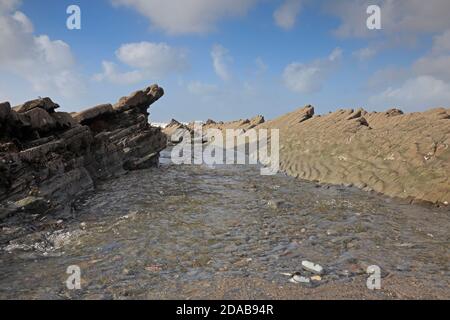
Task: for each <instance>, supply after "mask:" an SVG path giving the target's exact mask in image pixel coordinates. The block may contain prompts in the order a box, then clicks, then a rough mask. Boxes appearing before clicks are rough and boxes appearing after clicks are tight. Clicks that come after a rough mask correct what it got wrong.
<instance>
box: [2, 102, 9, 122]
mask: <svg viewBox="0 0 450 320" xmlns="http://www.w3.org/2000/svg"><path fill="white" fill-rule="evenodd" d="M10 112H11V105H10V104H9V102H2V103H0V122H2V121H4V120H6V119H7V118H8V115H9V113H10Z"/></svg>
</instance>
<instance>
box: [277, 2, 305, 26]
mask: <svg viewBox="0 0 450 320" xmlns="http://www.w3.org/2000/svg"><path fill="white" fill-rule="evenodd" d="M301 8H302V0H285V1H284V2H283V4H282V5H281V6H280V7H278V8H277V9H276V10H275V12H274V14H273V18H274V19H275V23H276V25H277V26H279V27H280V28H283V29H285V30H290V29H292V28H293V27H294V26H295V22H296V20H297V16H298V14H299V13H300V10H301Z"/></svg>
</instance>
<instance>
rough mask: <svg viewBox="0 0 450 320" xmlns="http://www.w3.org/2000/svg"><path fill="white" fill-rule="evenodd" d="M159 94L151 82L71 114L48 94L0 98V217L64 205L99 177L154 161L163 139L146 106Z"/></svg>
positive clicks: (46, 210) (141, 166)
mask: <svg viewBox="0 0 450 320" xmlns="http://www.w3.org/2000/svg"><path fill="white" fill-rule="evenodd" d="M163 95H164V90H163V89H162V88H160V87H158V86H157V85H152V86H150V87H148V88H145V89H144V90H139V91H136V92H134V93H132V94H131V95H129V96H127V97H123V98H121V99H120V100H119V101H118V102H117V103H116V104H114V105H111V104H103V105H99V106H95V107H92V108H89V109H87V110H84V111H81V112H79V113H72V114H70V113H66V112H57V111H56V110H57V109H58V108H59V105H58V104H56V103H54V102H53V101H52V100H51V99H50V98H39V99H37V100H33V101H29V102H26V103H24V104H23V105H20V106H17V107H13V108H11V106H10V104H9V103H8V102H4V103H0V219H1V218H5V217H7V216H11V215H14V214H20V213H23V214H27V213H29V214H36V213H38V214H43V213H46V212H49V211H52V210H56V209H59V210H60V209H66V210H68V209H70V206H71V203H72V201H73V200H74V199H75V198H76V197H77V196H79V195H81V194H82V193H84V192H86V191H88V190H92V189H94V187H95V184H96V181H98V180H99V179H106V178H110V177H113V176H116V175H119V174H122V173H125V172H126V171H129V170H137V169H144V168H149V167H152V166H155V165H157V164H158V158H159V152H160V151H161V150H162V149H164V148H165V147H166V138H165V135H164V134H163V133H162V131H161V129H160V128H154V127H151V126H150V125H149V123H148V116H149V113H148V111H147V110H148V108H149V107H150V105H152V104H153V103H154V102H156V101H157V100H159V99H160V98H161V97H162V96H163Z"/></svg>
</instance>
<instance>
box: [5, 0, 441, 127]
mask: <svg viewBox="0 0 450 320" xmlns="http://www.w3.org/2000/svg"><path fill="white" fill-rule="evenodd" d="M423 3H424V2H423V1H418V0H397V1H392V0H379V1H375V0H374V1H366V0H342V1H331V0H329V1H327V0H320V1H312V0H240V1H237V0H183V1H182V0H166V1H162V0H95V1H92V0H91V1H87V0H81V1H75V0H71V1H65V0H40V1H32V0H23V1H19V0H0V48H2V52H0V100H1V101H4V100H7V101H10V102H11V103H12V104H13V105H15V104H19V103H22V102H24V101H26V100H29V99H33V98H36V97H38V96H50V97H52V98H53V99H54V100H55V101H57V102H58V103H60V104H61V106H62V109H63V110H65V111H77V110H81V109H85V108H88V107H90V106H94V105H96V104H100V103H105V102H111V103H114V102H115V101H117V100H118V99H119V98H120V97H121V96H123V95H127V94H129V93H131V92H132V91H134V90H137V89H141V88H144V87H146V86H148V85H149V84H152V83H158V84H159V85H161V86H162V87H163V88H164V89H165V91H166V96H165V97H164V98H163V99H162V100H160V101H159V102H158V103H157V104H155V105H154V106H153V107H152V109H151V118H152V120H153V121H158V122H160V121H168V120H170V119H171V118H176V119H178V120H181V121H190V120H204V119H208V118H213V119H216V120H231V119H238V118H248V117H252V116H254V115H257V114H262V115H264V116H266V118H273V117H276V116H278V115H281V114H283V113H286V112H289V111H292V110H294V109H295V108H297V107H300V106H304V105H306V104H312V105H314V106H315V107H316V112H317V113H326V112H329V111H333V110H336V109H340V108H358V107H364V108H366V109H368V110H386V109H389V108H391V107H399V108H401V109H403V110H404V111H411V112H412V111H422V110H426V109H429V108H431V107H442V106H444V107H448V106H449V104H450V22H449V21H450V19H448V17H447V16H448V12H450V1H447V0H430V1H428V2H427V3H426V5H425V4H423ZM73 4H74V5H78V6H79V7H80V8H81V23H82V28H81V30H68V29H67V27H66V19H67V18H68V16H69V15H68V14H66V9H67V7H68V6H69V5H73ZM370 4H377V5H379V6H380V8H381V21H382V30H368V29H367V27H366V19H367V17H368V14H367V13H366V9H367V7H368V5H370Z"/></svg>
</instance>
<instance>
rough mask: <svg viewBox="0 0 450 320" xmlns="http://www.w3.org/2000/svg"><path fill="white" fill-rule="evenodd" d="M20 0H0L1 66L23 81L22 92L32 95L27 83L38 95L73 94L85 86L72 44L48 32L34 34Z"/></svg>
mask: <svg viewBox="0 0 450 320" xmlns="http://www.w3.org/2000/svg"><path fill="white" fill-rule="evenodd" d="M18 4H19V1H12V0H0V9H1V10H0V48H1V50H0V69H1V70H3V71H4V72H3V75H2V76H6V77H7V73H10V74H13V75H15V76H17V77H19V78H21V79H23V80H25V83H24V84H23V89H22V91H23V92H24V95H29V93H28V92H29V91H30V90H29V89H28V88H27V84H28V85H31V89H32V90H33V91H34V92H35V93H36V95H42V96H45V95H62V96H63V97H73V96H75V95H77V94H79V93H80V91H81V90H82V89H83V85H82V82H81V80H80V77H79V75H78V74H77V72H76V71H75V59H74V57H73V54H72V51H71V49H70V46H69V45H68V44H67V43H65V42H63V41H60V40H51V39H50V38H49V37H48V36H47V35H39V36H36V35H34V33H33V32H34V28H33V24H32V22H31V21H30V19H29V18H28V17H27V16H26V15H25V14H24V13H22V12H20V11H14V9H15V8H16V6H17V5H18Z"/></svg>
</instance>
